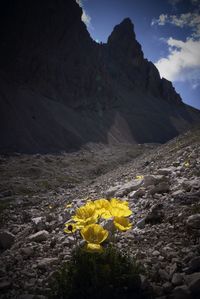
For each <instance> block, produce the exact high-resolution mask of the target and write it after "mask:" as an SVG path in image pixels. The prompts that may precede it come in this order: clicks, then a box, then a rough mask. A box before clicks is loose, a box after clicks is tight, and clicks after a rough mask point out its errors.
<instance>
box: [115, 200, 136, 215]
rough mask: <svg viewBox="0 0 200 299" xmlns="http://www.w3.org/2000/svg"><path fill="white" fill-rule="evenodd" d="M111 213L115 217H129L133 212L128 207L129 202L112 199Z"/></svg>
mask: <svg viewBox="0 0 200 299" xmlns="http://www.w3.org/2000/svg"><path fill="white" fill-rule="evenodd" d="M110 213H111V215H112V216H113V217H128V216H130V215H131V214H132V211H131V210H130V209H129V207H128V202H127V201H122V200H119V199H116V198H112V199H111V201H110Z"/></svg>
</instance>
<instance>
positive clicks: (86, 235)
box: [81, 224, 108, 251]
mask: <svg viewBox="0 0 200 299" xmlns="http://www.w3.org/2000/svg"><path fill="white" fill-rule="evenodd" d="M81 236H82V237H83V239H84V240H85V241H86V242H87V247H86V248H87V249H88V250H91V251H102V247H101V245H100V244H101V243H102V242H103V241H105V239H106V238H107V237H108V231H107V230H106V229H104V228H103V227H102V226H101V225H99V224H90V225H87V226H85V227H84V228H83V229H82V230H81Z"/></svg>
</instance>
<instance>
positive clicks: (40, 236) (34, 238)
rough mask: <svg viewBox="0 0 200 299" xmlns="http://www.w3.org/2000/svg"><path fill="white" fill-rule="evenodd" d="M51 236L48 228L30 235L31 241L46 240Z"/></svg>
mask: <svg viewBox="0 0 200 299" xmlns="http://www.w3.org/2000/svg"><path fill="white" fill-rule="evenodd" d="M48 237H49V233H48V232H47V231H46V230H42V231H39V232H37V233H35V234H33V235H31V236H29V237H28V240H29V241H31V242H32V241H33V242H42V241H46V240H47V239H48Z"/></svg>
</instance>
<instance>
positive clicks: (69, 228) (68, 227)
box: [64, 223, 82, 234]
mask: <svg viewBox="0 0 200 299" xmlns="http://www.w3.org/2000/svg"><path fill="white" fill-rule="evenodd" d="M65 226H66V228H65V229H64V232H65V233H67V234H71V233H74V232H75V231H76V230H77V229H80V228H82V226H80V225H78V224H77V223H65Z"/></svg>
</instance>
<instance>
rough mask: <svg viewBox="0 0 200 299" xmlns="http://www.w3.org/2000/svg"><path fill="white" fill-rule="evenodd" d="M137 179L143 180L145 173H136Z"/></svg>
mask: <svg viewBox="0 0 200 299" xmlns="http://www.w3.org/2000/svg"><path fill="white" fill-rule="evenodd" d="M135 178H136V180H142V179H143V178H144V176H143V175H136V177H135Z"/></svg>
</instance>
